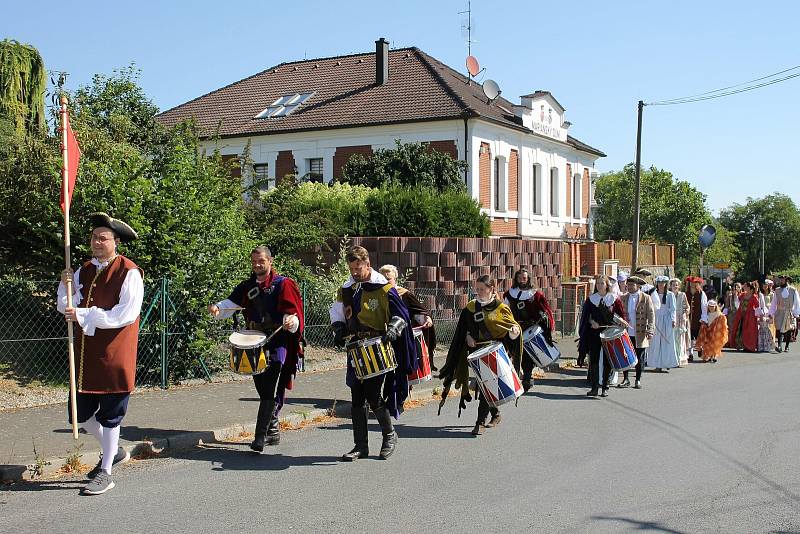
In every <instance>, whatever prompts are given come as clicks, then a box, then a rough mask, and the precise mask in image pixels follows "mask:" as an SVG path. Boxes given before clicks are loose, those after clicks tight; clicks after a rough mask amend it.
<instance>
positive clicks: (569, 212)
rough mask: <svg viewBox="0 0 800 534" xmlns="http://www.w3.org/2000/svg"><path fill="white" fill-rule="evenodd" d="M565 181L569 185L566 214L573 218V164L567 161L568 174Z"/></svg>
mask: <svg viewBox="0 0 800 534" xmlns="http://www.w3.org/2000/svg"><path fill="white" fill-rule="evenodd" d="M565 181H566V185H567V188H566V190H567V213H566V214H565V215H566V216H567V217H570V218H572V165H571V164H569V163H567V176H566V180H565Z"/></svg>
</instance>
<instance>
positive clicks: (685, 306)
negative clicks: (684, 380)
mask: <svg viewBox="0 0 800 534" xmlns="http://www.w3.org/2000/svg"><path fill="white" fill-rule="evenodd" d="M669 289H670V291H672V294H673V295H675V329H674V330H673V332H675V349H676V350H677V351H678V362H679V364H680V366H681V367H683V366H684V365H688V364H689V354H690V353H691V351H692V337H691V334H690V333H689V299H687V298H686V293H684V292H683V291H681V281H680V279H679V278H673V279H672V280H670V281H669Z"/></svg>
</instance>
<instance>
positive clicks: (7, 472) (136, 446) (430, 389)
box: [0, 358, 574, 483]
mask: <svg viewBox="0 0 800 534" xmlns="http://www.w3.org/2000/svg"><path fill="white" fill-rule="evenodd" d="M571 362H574V359H572V358H564V359H563V360H559V361H557V362H555V363H554V364H552V365H550V366H548V368H547V369H546V371H557V370H559V369H564V368H569V367H570V365H567V364H570V363H571ZM534 387H535V384H534ZM439 388H441V382H439V381H438V380H432V381H430V382H426V383H424V384H421V385H417V386H415V387H414V388H413V390H412V392H411V395H410V397H409V398H410V399H411V400H419V399H425V398H430V397H432V396H433V394H434V392H435V391H436V390H437V389H439ZM331 404H332V406H331V407H330V408H315V409H312V410H308V411H303V412H292V413H289V414H286V415H284V416H283V417H281V422H282V423H286V424H288V425H290V426H291V427H298V426H300V425H301V424H302V423H303V422H304V421H311V420H313V419H315V418H317V417H323V416H334V417H336V418H341V419H348V418H349V417H350V412H351V403H350V401H344V400H336V399H333V400H332V401H331ZM293 429H294V428H293ZM254 430H255V423H252V422H250V423H245V422H237V423H232V424H230V425H228V426H226V427H224V428H219V429H216V430H194V431H189V432H182V433H180V434H175V435H171V436H168V437H154V438H153V439H150V440H142V441H134V442H130V443H127V444H125V445H124V446H123V447H124V448H125V449H126V450H127V451H128V452H129V453H130V454H131V456H140V457H144V458H148V457H158V456H161V455H162V454H164V453H165V452H169V451H175V450H185V449H191V448H194V447H196V446H198V445H200V444H203V443H214V442H220V441H228V440H230V439H232V438H237V437H239V436H240V435H241V434H242V433H244V432H249V433H252V432H253V431H254ZM99 458H100V450H99V449H94V450H91V451H86V452H84V453H82V454H81V462H82V463H84V464H86V465H92V466H93V465H95V464H96V463H97V462H98V460H99ZM63 465H64V457H54V458H47V459H46V460H45V465H44V466H43V467H42V469H41V473H40V474H41V475H53V474H55V473H57V472H58V471H59V470H60V469H61V467H62V466H63ZM34 468H35V466H34V464H31V465H0V483H11V482H19V481H23V480H26V479H27V480H30V479H31V477H32V475H33V473H34Z"/></svg>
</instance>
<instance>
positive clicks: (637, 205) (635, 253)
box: [631, 100, 644, 274]
mask: <svg viewBox="0 0 800 534" xmlns="http://www.w3.org/2000/svg"><path fill="white" fill-rule="evenodd" d="M643 109H644V102H642V101H641V100H639V119H638V125H637V127H636V169H635V170H634V176H635V181H636V187H635V189H636V198H635V199H634V203H633V212H634V215H633V244H632V245H631V247H632V250H631V274H633V273H634V272H636V268H637V267H638V266H639V265H638V264H639V212H640V210H641V194H642V184H641V179H640V173H639V168H640V167H641V163H642V110H643Z"/></svg>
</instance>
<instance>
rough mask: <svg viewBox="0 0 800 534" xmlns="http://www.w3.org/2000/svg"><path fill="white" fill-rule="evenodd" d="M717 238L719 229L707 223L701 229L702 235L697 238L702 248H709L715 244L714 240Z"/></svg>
mask: <svg viewBox="0 0 800 534" xmlns="http://www.w3.org/2000/svg"><path fill="white" fill-rule="evenodd" d="M716 239H717V229H716V228H714V227H713V226H711V225H710V224H706V225H705V226H703V227H702V228H701V229H700V235H699V236H697V240H698V241H699V242H700V246H701V247H702V248H708V247H710V246H711V245H713V244H714V241H715V240H716Z"/></svg>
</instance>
